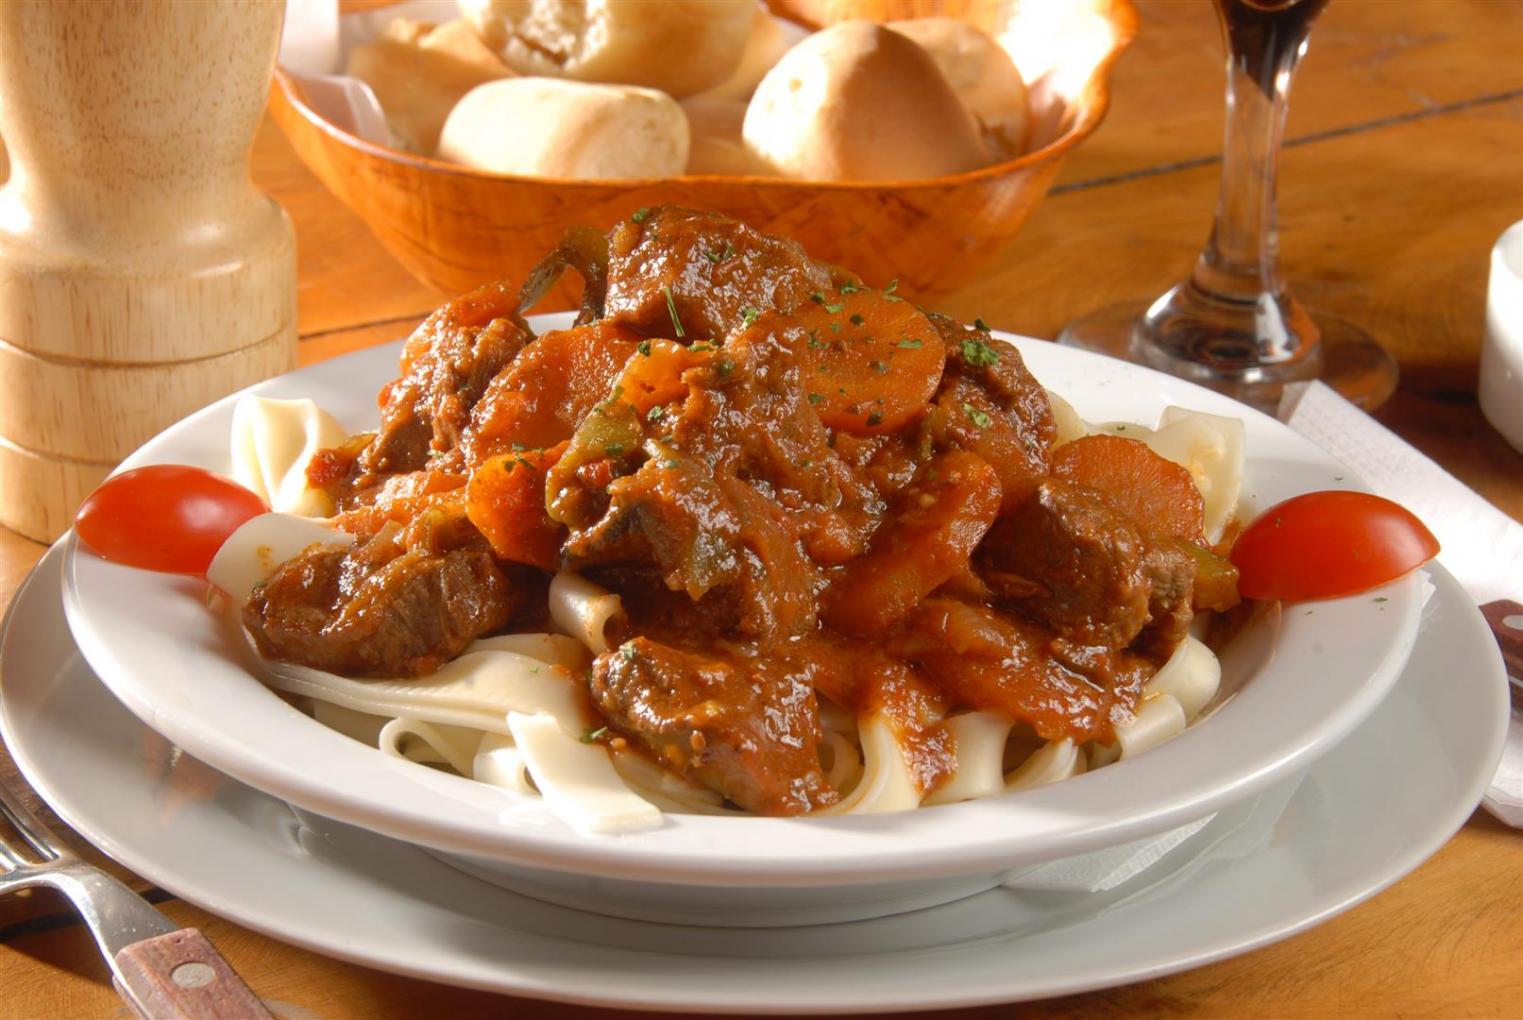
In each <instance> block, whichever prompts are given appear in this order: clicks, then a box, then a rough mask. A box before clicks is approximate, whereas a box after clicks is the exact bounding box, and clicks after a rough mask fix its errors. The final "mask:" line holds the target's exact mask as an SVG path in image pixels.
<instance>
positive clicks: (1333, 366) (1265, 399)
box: [1058, 301, 1397, 414]
mask: <svg viewBox="0 0 1523 1020" xmlns="http://www.w3.org/2000/svg"><path fill="white" fill-rule="evenodd" d="M1152 306H1153V302H1152V301H1129V302H1125V303H1123V304H1119V305H1111V306H1110V307H1108V308H1102V309H1100V310H1099V311H1096V312H1092V313H1091V314H1089V315H1086V316H1084V317H1083V318H1081V319H1075V320H1074V321H1073V322H1070V323H1069V324H1068V325H1067V326H1065V327H1063V332H1062V333H1060V334H1059V335H1058V343H1060V344H1062V345H1063V346H1065V347H1077V348H1079V349H1081V350H1086V351H1094V352H1095V353H1097V354H1105V355H1109V356H1110V357H1113V358H1120V359H1121V360H1123V361H1130V362H1134V363H1136V364H1139V365H1146V366H1147V367H1149V368H1156V369H1158V370H1160V371H1164V372H1168V373H1169V374H1171V375H1176V376H1179V377H1180V378H1183V379H1188V380H1189V381H1190V382H1193V383H1198V384H1199V385H1201V386H1205V387H1207V388H1208V389H1213V390H1216V391H1217V392H1219V393H1225V394H1226V395H1227V396H1229V397H1233V398H1235V399H1237V400H1241V401H1242V402H1243V403H1245V404H1248V405H1249V406H1251V407H1256V408H1258V409H1259V410H1261V411H1265V412H1267V413H1269V414H1274V413H1275V411H1276V410H1277V409H1278V407H1279V404H1280V398H1281V397H1282V395H1283V394H1284V390H1285V387H1286V386H1287V385H1288V384H1290V383H1294V382H1298V381H1301V380H1300V379H1297V378H1286V377H1285V376H1284V375H1282V374H1278V373H1277V372H1276V371H1275V366H1264V367H1262V368H1261V367H1257V366H1255V367H1253V368H1251V369H1248V370H1242V371H1225V370H1223V369H1221V368H1219V367H1214V366H1210V365H1202V364H1198V363H1195V362H1178V361H1172V360H1170V359H1168V357H1167V356H1166V355H1163V354H1162V353H1161V352H1158V351H1156V350H1153V349H1150V348H1149V347H1148V346H1147V345H1146V339H1145V338H1144V337H1142V336H1141V335H1140V334H1139V331H1138V330H1137V324H1138V322H1139V321H1140V320H1141V319H1142V317H1143V316H1144V315H1145V314H1147V311H1148V309H1149V308H1151V307H1152ZM1311 318H1312V320H1313V321H1314V322H1315V323H1316V324H1317V327H1318V329H1319V330H1321V333H1322V341H1321V351H1320V354H1321V362H1322V364H1321V369H1320V371H1318V372H1316V373H1315V377H1316V378H1320V379H1321V380H1322V381H1323V382H1324V383H1326V384H1327V385H1328V386H1331V387H1332V388H1333V389H1334V390H1337V391H1338V393H1339V394H1341V395H1342V396H1343V397H1344V399H1346V400H1348V401H1349V402H1351V403H1353V404H1355V405H1357V406H1359V407H1362V408H1364V409H1365V410H1366V411H1372V410H1374V409H1375V408H1377V407H1379V406H1380V405H1381V404H1384V403H1385V402H1386V401H1387V400H1389V399H1390V398H1391V394H1392V393H1394V392H1395V391H1396V379H1397V369H1396V360H1395V359H1394V358H1392V357H1391V355H1390V353H1389V352H1388V351H1387V350H1386V349H1385V348H1384V347H1382V346H1380V344H1379V343H1377V342H1376V341H1375V340H1374V339H1372V338H1371V337H1370V336H1369V334H1367V333H1365V332H1364V330H1362V329H1360V328H1359V327H1358V326H1355V325H1353V324H1352V323H1350V322H1346V321H1345V320H1343V319H1340V318H1337V317H1336V316H1332V315H1328V314H1326V313H1323V312H1317V311H1312V312H1311Z"/></svg>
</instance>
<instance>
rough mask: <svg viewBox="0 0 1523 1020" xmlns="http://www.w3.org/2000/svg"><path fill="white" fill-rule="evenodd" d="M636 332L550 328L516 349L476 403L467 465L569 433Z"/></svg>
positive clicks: (604, 393) (607, 382) (600, 395)
mask: <svg viewBox="0 0 1523 1020" xmlns="http://www.w3.org/2000/svg"><path fill="white" fill-rule="evenodd" d="M639 340H640V338H639V336H638V335H636V334H635V333H633V332H631V331H630V330H629V329H627V328H625V327H623V326H617V325H613V324H610V323H607V322H594V323H591V324H590V325H586V326H579V327H577V328H575V329H564V330H554V331H551V332H549V333H545V334H544V335H542V336H540V337H539V338H538V339H537V340H535V341H534V342H533V343H531V344H529V345H528V346H527V347H525V348H524V349H523V350H522V351H520V352H519V353H518V357H516V358H514V359H513V363H512V364H511V365H509V366H508V367H507V368H506V369H504V370H503V371H502V372H501V373H500V374H499V375H498V376H497V378H495V379H493V380H492V384H491V385H490V386H489V387H487V391H486V393H485V394H484V395H483V396H482V398H481V400H480V402H479V403H478V404H477V405H476V408H475V410H474V411H473V412H472V415H471V426H470V430H469V432H468V433H467V435H466V437H465V440H464V445H465V448H466V456H467V459H468V460H469V461H470V463H471V464H472V465H478V464H483V463H485V461H486V460H487V459H488V458H489V457H492V456H495V455H497V454H502V453H506V452H508V451H509V450H510V449H511V448H512V446H513V445H514V444H517V445H519V446H528V447H538V448H542V447H547V446H553V445H554V444H556V443H558V442H560V441H561V440H563V439H569V438H571V434H572V433H573V432H575V431H576V427H577V424H578V423H579V422H580V421H581V420H582V418H583V417H585V416H586V414H587V412H588V411H590V410H591V409H592V407H593V405H595V404H597V403H599V402H601V401H603V400H605V399H607V397H608V391H609V390H610V389H611V388H612V386H613V383H614V380H615V378H617V376H618V374H619V372H620V370H621V369H623V367H624V364H625V362H627V361H628V360H629V358H630V356H631V355H633V354H634V353H635V351H636V349H637V347H638V346H639Z"/></svg>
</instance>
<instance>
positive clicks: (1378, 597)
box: [1375, 595, 1391, 602]
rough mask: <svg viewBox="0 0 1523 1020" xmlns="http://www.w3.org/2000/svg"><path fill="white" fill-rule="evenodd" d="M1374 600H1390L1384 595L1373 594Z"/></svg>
mask: <svg viewBox="0 0 1523 1020" xmlns="http://www.w3.org/2000/svg"><path fill="white" fill-rule="evenodd" d="M1375 601H1376V602H1389V601H1391V600H1390V599H1388V598H1386V597H1385V596H1384V595H1377V596H1375Z"/></svg>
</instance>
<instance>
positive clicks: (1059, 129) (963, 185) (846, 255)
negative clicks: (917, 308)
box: [271, 0, 1137, 307]
mask: <svg viewBox="0 0 1523 1020" xmlns="http://www.w3.org/2000/svg"><path fill="white" fill-rule="evenodd" d="M837 2H840V0H837ZM774 7H775V9H777V10H778V11H779V12H780V13H783V14H785V15H790V14H791V15H792V16H796V17H800V18H801V19H802V18H811V19H813V20H814V21H815V23H818V21H819V20H832V21H833V20H839V19H838V17H837V14H847V15H849V16H857V17H860V16H862V14H863V12H864V10H866V9H871V10H872V11H873V12H874V17H875V18H876V19H877V20H885V21H886V20H892V19H894V18H898V17H904V16H924V15H926V14H928V13H933V12H935V11H943V12H945V13H948V14H951V15H955V16H958V17H962V18H965V19H966V20H968V21H970V22H972V23H974V24H976V25H977V26H978V27H980V28H983V29H985V30H990V29H994V30H996V31H998V30H1001V29H1002V28H1004V27H1009V26H1010V25H1011V24H1012V19H1025V20H1021V21H1018V22H1014V23H1015V24H1019V25H1022V26H1024V25H1027V24H1029V25H1030V26H1031V28H1030V31H1031V32H1034V33H1035V32H1046V33H1048V36H1049V37H1048V38H1031V39H1030V42H1031V45H1032V48H1033V50H1034V51H1036V52H1038V53H1040V54H1044V55H1048V56H1046V59H1049V60H1051V62H1052V66H1051V68H1050V69H1048V70H1047V72H1046V73H1044V74H1042V75H1041V76H1040V77H1037V78H1035V80H1033V81H1030V82H1029V85H1030V96H1031V108H1032V125H1033V127H1032V132H1033V139H1034V144H1033V148H1032V149H1031V151H1028V152H1027V153H1026V154H1025V155H1023V156H1021V157H1020V158H1018V159H1014V160H1010V161H1007V162H1004V163H999V164H996V165H993V166H988V167H983V168H981V169H978V170H974V171H970V172H967V173H962V174H957V175H954V176H947V177H937V178H931V179H927V180H916V181H891V182H883V181H873V182H860V183H857V182H820V181H796V180H785V179H782V178H776V177H740V176H736V177H719V176H682V177H672V178H664V179H655V180H599V181H578V180H568V179H554V178H541V177H509V176H504V175H497V174H491V173H486V172H483V171H478V170H473V169H468V168H466V167H462V166H457V165H454V164H451V163H446V162H443V161H441V160H436V159H430V158H426V157H423V156H417V155H414V154H411V153H407V152H401V151H398V150H395V149H390V148H387V147H385V146H381V145H375V144H372V143H370V142H366V141H364V140H362V139H360V138H357V137H355V136H354V135H351V134H349V133H347V132H345V131H343V130H340V129H339V128H337V127H335V126H334V125H332V124H331V123H329V122H327V121H325V120H323V119H322V118H320V117H319V116H318V115H317V114H316V113H314V112H313V110H312V109H311V107H310V106H309V105H308V103H307V101H306V98H305V96H304V95H303V93H302V90H301V87H300V85H299V84H298V82H297V81H296V80H294V79H293V78H292V77H290V76H289V75H287V74H285V73H284V72H277V75H276V88H275V89H274V91H273V94H272V97H271V107H272V110H273V112H274V115H275V119H276V121H277V122H278V123H279V124H280V126H281V128H282V129H283V130H284V131H285V133H286V135H287V137H288V138H289V139H290V141H291V144H292V146H293V147H294V148H295V150H296V152H297V154H298V155H299V156H300V157H301V159H302V160H303V161H304V162H305V163H306V164H307V166H308V167H310V168H311V169H312V171H313V173H315V174H316V175H317V176H318V178H320V179H321V180H322V181H323V183H324V184H325V185H326V186H327V187H328V188H329V189H330V190H331V191H332V192H333V193H334V194H335V195H337V196H338V197H339V198H340V199H341V200H342V201H343V202H344V203H345V204H346V205H348V206H349V207H350V208H351V209H353V210H354V211H355V212H356V213H358V214H359V216H360V217H361V218H362V219H363V220H364V221H365V222H366V224H367V225H369V227H370V229H371V230H372V231H373V232H374V233H375V235H376V237H377V238H379V239H380V241H381V243H382V244H383V245H384V246H385V247H386V249H387V250H388V251H390V252H391V254H392V255H393V256H395V258H396V259H397V261H398V262H400V263H401V264H402V265H403V266H404V267H405V268H406V269H407V270H408V271H410V272H411V273H412V274H413V275H415V276H416V277H417V278H418V279H420V280H422V281H423V282H424V283H426V284H428V285H429V286H431V287H434V288H436V289H438V290H440V291H441V292H444V293H446V294H454V293H459V292H461V291H465V290H468V289H470V288H472V287H475V286H477V285H479V284H481V283H484V282H487V281H489V280H496V279H503V278H512V279H520V278H522V277H523V276H524V275H525V274H526V273H527V271H528V270H529V269H530V268H531V267H532V266H533V265H534V264H535V263H536V262H537V261H538V260H539V259H540V258H541V257H542V256H543V255H544V253H545V252H546V251H548V250H549V249H550V248H552V247H553V246H554V245H555V244H556V243H557V242H558V241H559V240H560V238H561V236H562V235H563V234H564V232H565V231H566V229H567V228H568V227H571V226H575V225H580V224H586V225H590V226H593V227H596V228H598V229H605V228H607V227H608V226H610V225H611V224H612V223H614V222H615V221H617V220H619V219H620V218H623V217H626V216H628V215H630V214H631V213H633V212H634V211H635V210H637V209H639V208H641V207H642V206H654V205H660V204H663V203H676V204H679V205H684V206H691V207H695V208H702V209H712V210H715V211H718V212H722V213H726V214H729V215H731V216H735V217H738V218H740V219H742V220H745V221H746V222H748V223H750V224H751V225H752V226H755V227H756V228H758V229H760V230H763V231H766V232H768V233H775V234H783V235H786V236H789V237H793V238H796V239H797V240H799V241H801V242H802V243H803V244H804V245H805V247H807V248H808V250H809V252H810V254H812V255H814V256H816V257H818V258H823V259H826V260H829V261H831V262H835V263H838V264H841V265H844V266H849V267H850V268H851V269H852V270H853V271H854V272H857V273H859V274H861V275H862V277H863V278H864V279H866V280H868V281H869V282H872V283H877V284H880V285H881V284H886V283H887V282H888V281H889V280H893V279H898V280H899V281H900V283H901V287H902V289H903V290H904V291H906V292H908V293H912V294H914V295H916V296H919V297H935V296H938V295H941V294H945V293H947V292H949V291H952V290H955V289H956V288H958V287H959V286H961V285H963V284H965V283H966V282H967V281H968V280H970V279H971V278H972V277H973V276H974V275H975V274H976V273H978V272H979V270H980V269H982V268H983V266H984V265H986V264H987V263H988V262H989V261H990V260H991V259H992V258H993V257H994V256H995V255H996V254H997V253H998V252H999V251H1000V249H1001V248H1002V247H1004V245H1005V244H1007V243H1008V242H1009V241H1010V240H1011V238H1013V237H1014V236H1015V233H1016V231H1017V230H1019V229H1020V226H1021V224H1022V223H1023V222H1025V220H1026V218H1027V216H1029V215H1030V214H1031V211H1032V210H1033V209H1034V208H1035V207H1036V205H1037V203H1038V202H1040V201H1041V200H1042V197H1043V196H1044V195H1045V194H1046V193H1047V189H1048V187H1049V186H1050V185H1051V183H1052V180H1053V178H1054V177H1055V176H1056V174H1057V171H1058V167H1059V165H1060V164H1061V162H1062V160H1063V157H1064V156H1065V155H1067V153H1068V152H1069V151H1070V150H1072V149H1073V148H1074V147H1075V146H1076V145H1078V144H1079V143H1080V142H1082V141H1083V140H1084V139H1085V138H1086V137H1088V136H1089V135H1090V134H1091V133H1092V132H1093V131H1094V130H1095V129H1096V127H1098V126H1099V124H1100V121H1101V119H1102V118H1103V117H1104V115H1105V112H1106V109H1107V107H1108V105H1109V92H1108V77H1109V72H1110V69H1111V66H1112V65H1113V64H1114V62H1115V60H1116V59H1117V58H1118V57H1119V56H1120V54H1121V52H1122V51H1123V50H1124V49H1125V48H1126V46H1127V45H1128V44H1129V43H1130V41H1131V39H1132V37H1133V36H1134V35H1135V34H1136V30H1137V13H1136V10H1135V8H1134V7H1133V6H1132V3H1131V0H986V2H970V0H945V2H942V3H936V2H935V0H899V2H893V3H889V2H878V3H871V4H868V3H865V0H851V2H850V4H849V8H850V9H849V10H848V9H847V6H846V5H844V4H843V5H842V6H841V7H840V10H839V11H838V10H836V9H835V5H834V4H833V3H831V2H830V0H827V2H826V3H825V4H824V6H823V8H821V5H820V4H819V3H812V4H800V3H787V2H779V3H775V4H774ZM795 7H796V8H798V9H797V10H794V8H795ZM1022 70H1023V71H1026V70H1027V68H1025V67H1023V68H1022ZM572 299H573V295H572V294H571V293H570V292H569V291H567V292H561V293H557V294H554V295H552V299H551V300H550V301H549V302H547V304H546V305H544V306H542V307H551V306H552V305H560V306H567V305H569V304H570V303H571V301H572Z"/></svg>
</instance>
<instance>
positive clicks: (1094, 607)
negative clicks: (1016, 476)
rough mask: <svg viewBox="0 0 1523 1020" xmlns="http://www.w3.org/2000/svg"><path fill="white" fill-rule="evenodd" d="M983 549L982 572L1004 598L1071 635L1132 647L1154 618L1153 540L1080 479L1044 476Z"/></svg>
mask: <svg viewBox="0 0 1523 1020" xmlns="http://www.w3.org/2000/svg"><path fill="white" fill-rule="evenodd" d="M979 553H980V555H979V568H980V576H982V577H983V579H984V581H985V583H987V584H988V585H989V587H990V588H991V589H992V590H993V591H994V592H995V593H996V594H997V595H998V596H999V598H1000V599H1001V600H1002V601H1004V602H1006V603H1009V604H1010V605H1012V606H1014V607H1015V608H1017V609H1019V610H1020V611H1021V612H1023V613H1025V614H1026V615H1027V616H1030V617H1031V618H1033V619H1035V620H1038V621H1040V622H1041V623H1044V624H1046V625H1047V626H1049V627H1051V628H1052V629H1053V630H1054V631H1056V632H1057V633H1058V634H1060V635H1062V636H1063V637H1066V638H1069V639H1071V640H1074V641H1077V642H1079V643H1081V644H1085V645H1103V646H1105V647H1108V648H1124V647H1126V646H1127V645H1129V644H1131V642H1132V640H1133V639H1134V638H1135V637H1136V636H1137V635H1138V633H1139V632H1141V630H1142V628H1143V625H1144V624H1146V623H1147V621H1148V602H1149V598H1150V596H1151V594H1152V586H1151V584H1150V583H1149V578H1148V574H1147V572H1146V571H1145V570H1144V561H1145V559H1146V557H1147V555H1148V553H1149V546H1148V544H1147V543H1146V542H1145V541H1144V540H1143V538H1142V536H1141V535H1139V534H1138V533H1137V529H1136V528H1134V527H1133V526H1132V524H1131V523H1130V522H1129V521H1127V520H1126V518H1124V517H1122V516H1121V515H1120V514H1118V513H1116V511H1114V510H1112V509H1111V508H1110V507H1108V506H1107V505H1106V504H1105V503H1104V502H1103V501H1101V500H1100V499H1099V498H1098V497H1096V496H1095V495H1094V494H1093V493H1090V492H1089V491H1087V490H1085V489H1082V488H1080V487H1078V486H1071V485H1068V484H1067V483H1065V482H1061V481H1059V480H1057V479H1055V478H1048V479H1044V480H1043V481H1042V482H1041V483H1040V484H1038V486H1037V488H1036V491H1035V493H1033V494H1032V496H1031V498H1029V499H1027V500H1026V501H1025V502H1024V503H1022V504H1020V505H1019V506H1017V507H1016V508H1015V509H1014V510H1011V511H1010V512H1008V513H1006V514H1004V515H1003V516H1002V517H1001V518H1000V519H999V521H998V522H997V523H996V524H995V526H994V529H993V530H992V531H991V532H990V534H989V537H988V539H987V540H986V541H985V542H984V544H983V546H982V547H981V549H980V550H979Z"/></svg>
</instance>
